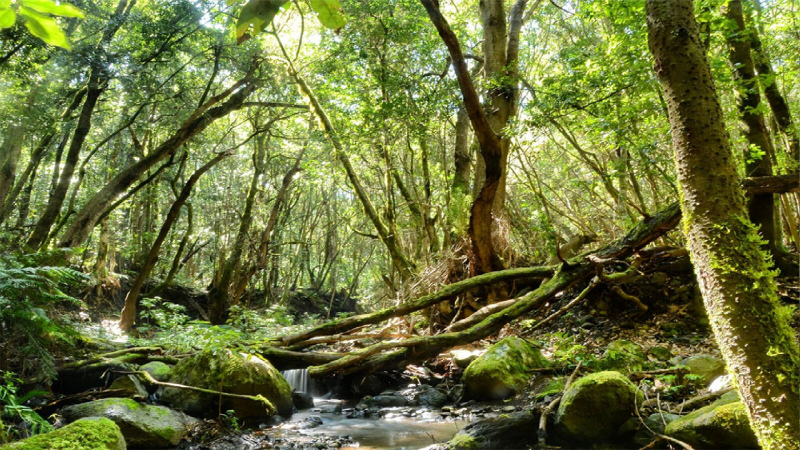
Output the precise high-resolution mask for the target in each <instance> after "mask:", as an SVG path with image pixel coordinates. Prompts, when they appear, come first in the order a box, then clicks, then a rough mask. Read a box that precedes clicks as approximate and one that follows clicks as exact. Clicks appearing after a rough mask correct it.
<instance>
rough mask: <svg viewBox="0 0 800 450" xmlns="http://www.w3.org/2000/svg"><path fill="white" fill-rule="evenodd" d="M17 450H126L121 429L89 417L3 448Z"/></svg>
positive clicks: (103, 419) (108, 421) (106, 420)
mask: <svg viewBox="0 0 800 450" xmlns="http://www.w3.org/2000/svg"><path fill="white" fill-rule="evenodd" d="M3 448H4V449H15V450H47V449H78V450H79V449H92V450H125V449H126V448H127V446H126V445H125V439H124V438H123V437H122V432H120V430H119V427H118V426H117V425H116V424H115V423H114V422H112V421H111V420H109V419H106V418H104V417H87V418H85V419H80V420H77V421H75V422H73V423H71V424H69V425H67V426H65V427H63V428H59V429H58V430H55V431H51V432H50V433H45V434H39V435H37V436H34V437H31V438H28V439H23V440H21V441H17V442H14V443H13V444H9V445H6V446H3Z"/></svg>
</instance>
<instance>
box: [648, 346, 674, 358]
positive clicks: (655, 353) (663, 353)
mask: <svg viewBox="0 0 800 450" xmlns="http://www.w3.org/2000/svg"><path fill="white" fill-rule="evenodd" d="M647 353H649V354H650V356H652V357H653V358H655V359H657V360H659V361H669V359H670V358H672V352H671V351H669V349H666V348H664V347H650V350H648V351H647Z"/></svg>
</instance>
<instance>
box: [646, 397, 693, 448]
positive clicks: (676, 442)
mask: <svg viewBox="0 0 800 450" xmlns="http://www.w3.org/2000/svg"><path fill="white" fill-rule="evenodd" d="M633 402H634V408H633V410H634V411H635V412H636V417H638V418H639V422H641V423H642V425H644V427H645V428H647V431H649V432H651V433H653V436H655V437H656V438H658V439H663V440H665V441H670V442H672V443H675V444H678V445H680V446H681V447H683V448H685V449H686V450H694V447H692V446H691V445H689V444H687V443H686V442H683V441H680V440H678V439H675V438H673V437H669V436H666V435H663V434H660V433H656V432H655V431H653V430H652V429H651V428H650V427H648V426H647V424H646V423H645V421H644V419H642V415H641V414H640V413H639V405H636V396H634V398H633ZM658 439H656V441H657V440H658ZM656 441H653V442H651V443H650V444H648V445H646V446H645V447H643V448H652V446H653V444H654V443H655V442H656Z"/></svg>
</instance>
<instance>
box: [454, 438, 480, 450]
mask: <svg viewBox="0 0 800 450" xmlns="http://www.w3.org/2000/svg"><path fill="white" fill-rule="evenodd" d="M447 445H448V447H450V448H451V449H453V450H473V449H477V448H479V445H478V442H477V441H475V438H473V437H472V436H470V435H468V434H457V435H455V437H453V439H450V441H449V442H448V443H447Z"/></svg>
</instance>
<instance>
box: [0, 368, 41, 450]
mask: <svg viewBox="0 0 800 450" xmlns="http://www.w3.org/2000/svg"><path fill="white" fill-rule="evenodd" d="M21 382H22V381H21V380H20V379H19V378H16V377H15V376H14V374H13V373H11V372H3V378H2V379H0V444H3V443H7V442H10V441H12V440H17V439H22V438H26V437H30V436H33V435H36V434H40V433H47V432H49V431H52V430H53V426H52V425H50V423H49V422H48V421H47V420H45V419H44V418H42V416H40V415H39V414H37V413H36V411H34V410H33V409H32V408H31V407H29V406H26V405H25V403H26V402H28V401H29V400H31V399H33V398H35V397H39V396H42V395H48V393H47V392H44V391H36V390H34V391H30V392H28V393H26V394H25V395H19V392H18V389H19V386H18V385H19V384H20V383H21Z"/></svg>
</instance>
